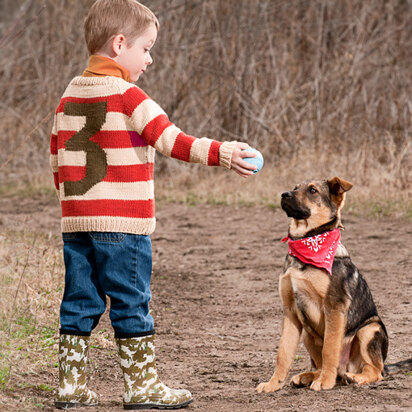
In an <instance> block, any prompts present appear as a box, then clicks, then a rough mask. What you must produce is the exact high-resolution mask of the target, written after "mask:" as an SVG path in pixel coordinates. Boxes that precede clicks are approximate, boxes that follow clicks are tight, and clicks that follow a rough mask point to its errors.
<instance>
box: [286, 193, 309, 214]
mask: <svg viewBox="0 0 412 412" xmlns="http://www.w3.org/2000/svg"><path fill="white" fill-rule="evenodd" d="M281 196H282V199H281V201H280V206H281V207H282V209H283V210H284V211H285V212H286V214H287V215H288V217H293V218H294V219H298V220H301V219H307V218H309V217H310V210H309V209H308V208H307V207H305V206H303V205H299V204H298V202H297V200H296V197H295V195H294V193H293V192H284V193H282V195H281Z"/></svg>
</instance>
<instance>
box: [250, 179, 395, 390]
mask: <svg viewBox="0 0 412 412" xmlns="http://www.w3.org/2000/svg"><path fill="white" fill-rule="evenodd" d="M352 186H353V185H352V183H350V182H348V181H346V180H344V179H341V178H339V177H334V178H332V179H330V180H325V181H309V182H305V183H302V184H299V185H297V186H296V187H295V188H294V189H293V190H292V191H289V192H285V193H282V195H281V198H282V199H281V207H282V209H283V210H284V211H285V212H286V214H287V215H288V217H290V218H291V220H290V224H289V234H288V239H287V241H288V243H289V247H290V248H289V253H288V255H287V256H286V260H285V264H284V268H283V273H282V274H281V275H280V279H279V293H280V297H281V300H282V305H283V310H284V317H283V322H282V335H281V338H280V342H279V350H278V354H277V361H276V368H275V372H274V374H273V376H272V378H271V379H270V381H269V382H264V383H260V384H259V385H258V386H257V388H256V390H257V392H259V393H261V392H274V391H278V390H280V389H281V388H282V387H283V386H284V384H285V381H286V378H287V376H288V373H289V369H290V367H291V364H292V362H293V360H294V358H295V353H296V349H297V346H298V344H299V340H300V337H302V341H303V343H304V345H305V347H306V349H307V350H308V352H309V355H310V358H311V363H312V367H313V368H314V370H312V371H308V372H303V373H300V374H298V375H296V376H294V377H293V378H292V379H291V384H292V385H293V386H295V387H305V386H310V388H311V389H312V390H315V391H320V390H327V389H332V388H333V387H334V386H335V385H336V382H337V379H338V378H340V379H341V380H343V382H344V383H346V384H349V383H357V384H361V385H363V384H369V383H372V382H377V381H380V380H381V379H382V374H383V370H384V361H385V359H386V355H387V351H388V334H387V332H386V328H385V325H384V324H383V322H382V320H381V318H380V317H379V315H378V312H377V310H376V307H375V304H374V302H373V299H372V294H371V292H370V290H369V287H368V285H367V283H366V281H365V279H364V278H363V277H362V275H361V274H360V273H359V271H358V269H357V268H356V266H355V265H354V264H353V263H352V260H351V258H350V257H349V254H348V252H347V250H346V249H345V247H344V246H343V245H342V244H341V243H340V241H339V238H340V229H343V226H342V223H341V210H342V208H343V205H344V202H345V196H346V192H347V191H348V190H350V189H351V188H352ZM327 238H332V241H329V243H327V242H326V241H327ZM295 242H297V243H296V245H295ZM322 242H323V243H322ZM299 244H302V245H303V246H302V247H309V250H310V253H312V254H315V252H314V251H313V250H311V249H317V251H319V250H320V249H322V247H323V248H324V249H325V247H326V248H327V250H326V252H325V253H326V255H325V260H326V261H327V260H329V264H328V262H326V263H325V262H323V261H322V262H318V261H317V260H316V256H315V257H311V256H309V257H307V256H306V251H304V250H303V251H302V250H301V249H299V248H298V246H299ZM291 245H294V246H293V247H291ZM307 245H309V246H307ZM305 250H306V249H305ZM333 253H335V256H334V258H333ZM315 255H316V254H315ZM332 261H333V263H332ZM308 262H309V263H308ZM328 268H329V270H330V271H331V273H329V272H328Z"/></svg>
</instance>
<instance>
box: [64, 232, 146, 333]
mask: <svg viewBox="0 0 412 412" xmlns="http://www.w3.org/2000/svg"><path fill="white" fill-rule="evenodd" d="M63 242H64V263H65V266H66V276H65V288H64V295H63V300H62V303H61V307H60V324H61V329H60V333H61V334H68V335H80V336H89V335H90V333H91V331H92V330H93V329H94V328H95V327H96V326H97V324H98V323H99V319H100V316H101V315H102V314H103V313H104V311H105V310H106V296H108V297H109V298H110V304H111V305H110V320H111V323H112V326H113V329H114V331H115V337H116V338H132V337H138V336H145V335H151V334H153V333H154V330H153V318H152V316H151V315H150V313H149V301H150V299H151V297H152V294H151V291H150V279H151V274H152V243H151V240H150V236H143V235H133V234H127V233H109V232H76V233H63Z"/></svg>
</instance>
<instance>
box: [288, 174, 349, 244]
mask: <svg viewBox="0 0 412 412" xmlns="http://www.w3.org/2000/svg"><path fill="white" fill-rule="evenodd" d="M352 186H353V185H352V183H349V182H348V181H346V180H344V179H341V178H339V177H334V178H332V179H330V180H323V181H319V180H314V181H309V182H305V183H301V184H299V185H297V186H296V187H295V188H294V189H293V190H292V191H290V192H285V193H282V200H281V206H282V209H283V210H284V211H285V212H286V214H287V215H288V216H289V217H291V218H292V221H291V223H290V225H289V235H290V236H291V237H293V238H299V237H305V236H313V235H314V234H318V233H320V232H322V231H326V230H332V229H334V228H336V227H342V223H341V220H340V211H341V210H342V207H343V204H344V202H345V196H346V192H347V191H348V190H350V189H351V188H352ZM323 229H324V230H323Z"/></svg>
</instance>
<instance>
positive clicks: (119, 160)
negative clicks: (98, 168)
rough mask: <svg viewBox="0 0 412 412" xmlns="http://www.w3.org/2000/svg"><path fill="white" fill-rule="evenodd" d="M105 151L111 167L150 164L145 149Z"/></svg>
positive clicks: (133, 148) (132, 148)
mask: <svg viewBox="0 0 412 412" xmlns="http://www.w3.org/2000/svg"><path fill="white" fill-rule="evenodd" d="M104 151H105V152H106V155H107V164H108V165H110V166H126V165H135V164H144V163H147V162H148V159H147V149H146V148H145V147H131V148H128V149H104Z"/></svg>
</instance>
